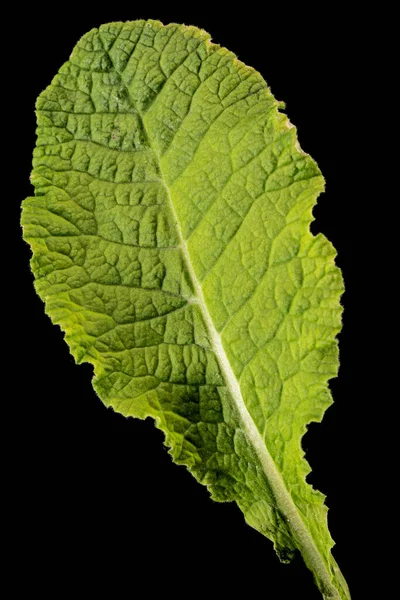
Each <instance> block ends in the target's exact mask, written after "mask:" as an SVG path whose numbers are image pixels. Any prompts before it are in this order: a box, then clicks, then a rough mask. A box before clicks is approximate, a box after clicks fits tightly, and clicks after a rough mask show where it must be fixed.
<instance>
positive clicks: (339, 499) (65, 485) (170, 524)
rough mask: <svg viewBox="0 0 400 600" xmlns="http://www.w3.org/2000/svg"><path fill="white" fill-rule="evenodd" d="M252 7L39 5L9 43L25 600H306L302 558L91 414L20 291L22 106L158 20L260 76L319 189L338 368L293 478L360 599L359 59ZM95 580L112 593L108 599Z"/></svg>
mask: <svg viewBox="0 0 400 600" xmlns="http://www.w3.org/2000/svg"><path fill="white" fill-rule="evenodd" d="M121 6H122V5H121ZM256 6H257V5H256V4H253V5H252V4H251V3H242V4H241V7H240V10H239V9H237V10H236V9H234V8H231V9H230V10H229V11H228V12H225V13H222V12H219V11H218V10H217V5H215V6H213V4H212V3H208V4H207V5H203V6H202V7H201V8H200V7H199V8H198V9H197V10H196V9H195V8H193V7H192V8H191V9H190V10H189V9H186V10H183V9H182V10H174V9H173V8H169V9H167V8H164V9H159V8H154V9H151V8H150V7H149V8H142V9H138V8H136V5H135V4H134V3H132V4H131V7H130V8H115V9H112V8H109V9H108V10H102V9H100V8H98V9H97V8H95V7H94V5H92V8H91V9H90V11H89V10H88V9H87V8H86V6H85V5H84V3H79V4H78V3H77V4H75V5H73V4H70V5H69V8H67V7H65V6H63V7H57V6H56V5H52V8H40V7H39V6H38V7H37V8H36V9H35V10H33V9H32V10H31V11H30V12H29V11H28V12H27V11H25V13H24V14H25V17H24V21H23V23H21V22H19V25H18V27H17V28H16V29H15V31H13V33H12V41H10V43H9V44H8V45H7V46H6V50H5V52H6V53H7V52H8V55H7V57H8V61H6V62H8V64H9V65H10V66H11V69H10V75H9V77H8V78H7V79H6V81H5V90H6V92H7V98H6V101H7V102H8V103H9V106H11V107H12V110H11V111H10V112H9V114H10V120H9V122H8V123H6V126H8V127H9V128H10V131H11V132H10V134H9V145H10V149H11V151H10V160H9V162H7V163H6V165H7V168H6V170H5V171H4V172H3V181H4V182H5V183H6V184H8V185H9V186H10V193H8V195H7V198H6V200H7V208H8V209H9V211H10V215H11V216H10V218H9V219H8V220H7V227H3V230H4V229H7V240H8V243H7V246H5V247H6V248H7V253H9V256H10V260H8V261H6V262H7V264H8V267H11V268H10V273H9V274H8V281H11V283H12V285H11V286H10V287H9V288H7V289H10V290H12V292H11V297H8V296H7V310H8V313H9V319H6V320H7V321H8V323H6V325H8V326H9V325H12V327H11V331H12V335H11V336H10V342H9V346H8V347H9V348H10V350H9V351H8V357H9V359H10V365H9V367H7V369H6V372H5V373H3V377H5V381H6V383H7V385H10V386H11V389H12V390H13V391H12V395H11V397H7V398H6V399H5V402H6V403H7V404H9V405H10V407H11V409H12V412H13V417H12V418H11V420H8V421H6V423H5V424H4V425H3V427H5V428H6V429H8V431H5V434H7V433H10V432H11V441H10V443H9V445H8V448H7V451H6V459H7V460H6V464H7V466H8V467H9V468H8V470H9V473H8V475H9V476H10V484H9V486H8V490H9V495H10V498H11V504H12V508H13V509H14V510H13V511H12V512H10V517H9V519H10V524H11V526H12V529H13V535H12V541H11V542H10V547H9V557H10V558H11V562H12V563H14V565H17V566H18V571H19V572H20V573H21V576H20V577H17V578H16V579H15V586H16V589H18V587H19V586H22V585H25V584H26V583H27V582H28V583H29V588H30V590H31V591H32V592H35V591H36V592H41V594H44V595H46V594H49V595H50V596H51V597H53V598H58V597H61V596H62V595H63V594H64V592H65V590H66V589H67V587H68V589H71V590H75V591H76V594H74V595H73V597H75V595H78V592H79V594H80V593H81V592H82V593H85V594H86V595H87V596H88V597H92V596H95V595H96V593H95V590H97V589H101V590H102V591H104V593H105V596H106V597H109V598H117V599H119V598H125V597H137V598H141V597H143V596H144V595H145V594H146V595H147V594H148V593H149V594H151V595H153V594H154V595H160V596H161V595H162V596H165V595H166V597H168V596H169V594H171V595H172V594H173V595H174V596H175V597H177V598H186V597H188V596H189V597H190V596H192V595H194V596H202V597H205V598H206V597H217V596H221V597H225V596H227V597H229V596H233V597H237V596H243V597H245V598H247V597H249V598H251V597H256V594H257V595H259V594H262V596H263V597H266V598H270V599H275V598H279V599H280V600H286V599H292V598H300V599H303V598H304V599H306V600H314V599H315V600H317V599H318V598H320V594H319V592H318V590H317V589H316V588H315V586H314V584H313V581H312V576H311V574H310V572H309V571H308V570H307V569H306V568H305V566H304V565H303V563H302V560H301V558H297V559H295V560H294V561H293V563H292V564H291V565H289V566H288V565H281V564H280V563H279V561H278V559H277V558H276V556H275V554H274V552H273V549H272V545H271V544H270V542H268V541H267V540H266V539H264V538H263V537H262V536H261V535H260V534H258V533H257V532H255V531H254V530H252V529H251V528H250V527H248V526H247V525H246V524H245V523H244V520H243V516H242V514H241V513H240V511H239V509H238V508H237V507H236V506H235V505H233V504H217V503H213V502H212V501H211V500H210V499H209V497H208V492H207V490H206V488H204V487H202V486H200V485H199V484H197V483H196V481H195V480H194V479H193V478H192V476H191V475H190V474H189V473H188V472H187V471H186V470H185V469H184V468H182V467H177V466H176V465H174V464H173V463H172V461H171V459H170V457H169V455H168V453H167V451H166V449H165V448H164V447H163V443H162V442H163V435H162V434H161V433H160V432H159V431H158V430H156V429H155V427H154V426H153V422H152V421H150V420H147V421H138V420H133V419H129V420H128V419H125V418H123V417H122V416H120V415H118V414H116V413H114V412H112V411H111V410H107V409H106V408H105V407H104V406H103V405H102V403H101V401H100V400H99V399H98V398H97V397H96V395H95V393H94V391H93V390H92V387H91V383H90V379H91V373H92V369H91V367H90V366H88V365H81V366H76V365H75V364H74V361H73V359H72V357H71V356H70V355H69V353H68V348H67V346H66V344H65V342H64V341H63V335H62V333H61V331H60V329H59V328H58V327H54V326H53V325H52V324H51V323H50V320H49V319H48V317H47V316H46V315H45V314H44V310H43V305H42V303H41V301H40V300H39V298H38V297H37V296H36V295H35V293H34V290H33V286H32V275H31V273H30V270H29V264H28V261H29V257H30V251H29V248H28V246H27V245H26V244H24V243H23V242H22V241H21V237H20V230H19V211H20V202H21V201H22V200H23V199H24V198H25V197H26V196H28V195H30V194H31V193H32V187H31V185H30V183H29V173H30V170H31V153H32V149H33V146H34V144H35V134H34V131H35V118H34V112H33V111H34V103H35V99H36V97H37V96H38V94H39V93H40V92H41V91H42V90H43V89H44V88H45V87H46V86H47V85H48V84H49V83H50V81H51V79H52V77H53V76H54V75H55V73H56V72H57V70H58V68H59V67H60V66H61V64H62V63H63V62H65V61H66V60H68V57H69V55H70V53H71V50H72V48H73V46H74V45H75V43H76V42H77V40H78V39H79V37H80V36H81V35H83V34H84V33H85V32H86V31H88V30H90V29H91V28H92V27H95V26H98V25H100V24H102V23H105V22H108V21H116V20H133V19H137V18H158V19H160V20H161V21H163V22H164V23H168V22H172V21H175V22H184V23H186V24H193V25H196V26H198V27H201V28H204V29H206V30H208V31H209V32H210V33H211V35H212V38H213V40H214V41H215V42H217V43H219V44H221V45H223V46H226V47H227V48H229V49H230V50H232V51H234V52H235V53H236V54H237V55H238V57H239V58H240V59H241V60H243V61H244V62H246V63H247V64H249V65H251V66H253V67H255V68H256V69H257V70H258V71H260V72H261V73H262V75H263V76H264V77H265V79H266V80H267V82H268V84H269V85H270V87H271V90H272V92H273V94H274V95H275V97H276V98H277V99H279V100H284V101H285V102H286V112H287V114H288V116H289V118H290V120H291V121H292V122H293V123H294V124H295V125H296V126H297V128H298V136H299V140H300V144H301V146H302V148H303V149H304V150H305V151H307V152H308V153H310V154H311V156H312V157H313V158H314V159H315V160H316V161H317V162H318V164H319V166H320V168H321V170H322V172H323V174H324V176H325V178H326V181H327V188H326V193H324V194H323V195H322V196H321V197H320V200H319V204H318V206H317V207H316V209H315V210H314V216H315V219H316V220H315V222H314V223H313V225H312V230H313V232H314V233H317V232H319V231H322V232H323V233H324V234H325V235H327V237H328V238H329V239H330V240H331V241H332V242H333V244H334V245H335V247H336V249H337V251H338V258H337V264H338V265H339V266H340V267H341V268H342V269H343V273H344V278H345V284H346V292H345V294H344V296H343V299H342V302H343V305H344V307H345V312H344V327H343V332H342V333H341V334H340V338H339V341H340V352H341V368H340V373H339V378H338V379H335V380H332V381H331V389H332V393H333V396H334V399H335V404H334V405H333V406H332V407H331V408H329V410H328V411H327V413H326V415H325V418H324V420H323V422H322V423H321V424H312V425H311V426H310V428H309V431H308V432H307V434H306V435H305V437H304V439H303V447H304V449H305V450H306V456H307V459H308V460H309V462H310V464H311V466H312V469H313V472H312V474H311V475H310V476H309V478H308V480H309V481H310V482H311V483H312V484H313V485H314V486H315V487H317V488H318V489H320V490H321V491H322V492H324V493H325V494H326V495H327V497H328V499H327V504H328V506H329V508H330V511H329V526H330V530H331V533H332V536H333V538H334V539H335V541H336V544H337V545H336V546H335V549H334V555H335V557H336V559H337V561H338V563H339V565H340V567H341V568H342V571H343V573H344V575H345V577H346V578H347V580H348V583H349V586H350V589H351V591H352V593H353V598H355V600H357V597H361V596H358V595H357V586H358V585H359V584H358V582H357V573H356V566H355V565H354V562H353V558H354V553H355V550H356V546H357V543H358V542H357V540H358V534H359V529H360V528H361V523H360V522H359V511H358V506H359V498H358V495H359V494H360V487H361V486H360V481H359V476H358V465H359V463H360V462H361V461H362V459H363V453H364V449H363V447H362V446H361V445H360V444H359V443H358V442H357V439H358V438H357V430H358V429H359V428H360V421H359V409H360V406H359V405H358V403H359V398H360V392H359V384H360V379H362V377H363V370H362V367H361V362H360V360H359V359H358V360H357V357H360V355H361V354H362V352H363V347H362V346H363V343H364V342H363V337H362V332H363V319H364V313H363V310H362V304H361V302H360V299H361V296H362V294H361V287H362V281H361V275H360V272H359V269H358V260H359V248H360V245H361V243H362V241H361V240H360V238H359V237H357V235H359V234H358V230H359V225H358V215H357V211H356V208H355V207H356V206H358V204H359V202H360V199H359V197H358V193H357V189H356V182H355V180H354V161H353V157H354V140H355V139H356V138H357V136H358V133H359V129H360V128H361V127H362V125H361V123H360V124H358V122H357V120H356V119H354V118H353V117H354V106H355V105H356V104H357V102H358V101H359V99H358V90H359V85H360V81H359V77H360V75H359V73H360V69H359V66H360V64H362V61H363V57H362V48H361V49H360V47H359V46H357V42H356V41H355V39H354V30H353V33H352V35H351V36H350V29H353V25H354V24H353V23H350V22H349V20H348V18H347V15H346V14H345V13H343V12H340V13H337V12H335V10H334V9H331V10H330V9H329V8H328V9H325V10H324V11H320V12H318V11H317V12H313V13H312V15H311V14H310V13H309V12H308V11H307V10H306V9H303V10H299V11H298V12H293V10H292V9H289V7H286V6H282V7H277V8H275V9H272V8H271V7H268V8H267V7H266V8H265V14H264V13H263V9H262V8H256ZM14 10H15V9H14ZM89 15H90V16H89ZM15 16H16V18H17V17H18V14H17V10H16V15H15ZM351 40H352V41H351ZM16 158H17V160H16ZM14 515H15V516H14ZM110 582H111V586H112V588H111V590H112V591H110V592H106V591H105V590H106V585H108V584H109V583H110ZM99 586H100V588H99ZM143 586H144V589H145V590H146V592H143V591H140V590H142V588H143ZM107 589H109V588H107Z"/></svg>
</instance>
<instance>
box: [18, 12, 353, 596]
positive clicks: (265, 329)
mask: <svg viewBox="0 0 400 600" xmlns="http://www.w3.org/2000/svg"><path fill="white" fill-rule="evenodd" d="M38 111H39V118H38V124H39V138H38V147H37V149H36V151H35V159H34V172H33V183H34V184H35V185H36V188H37V190H38V191H39V194H41V193H42V192H41V191H40V190H41V189H42V188H43V189H44V190H45V193H44V195H43V196H42V195H39V196H38V197H37V198H36V199H35V200H30V201H29V202H28V201H25V204H24V213H23V220H24V223H25V238H26V239H27V240H28V241H29V242H30V243H31V246H32V249H33V251H34V259H33V261H34V262H33V271H34V272H35V275H36V277H37V278H38V279H37V282H36V288H37V291H38V293H39V295H41V297H42V298H43V299H44V300H45V302H46V309H47V312H48V313H49V314H50V316H51V317H52V319H53V321H54V322H57V323H59V324H60V325H61V326H62V328H63V329H64V330H65V331H66V340H67V342H68V343H69V345H70V347H71V352H72V353H73V355H74V357H75V358H76V360H77V361H78V362H80V361H82V360H88V361H89V362H92V363H93V364H94V366H95V374H96V379H95V381H94V386H95V389H96V391H97V393H98V394H99V396H100V397H101V398H102V400H103V401H104V402H105V403H106V404H109V405H112V406H113V407H114V408H115V409H116V410H119V411H120V412H122V413H123V414H127V415H133V416H138V417H141V418H144V417H145V416H148V415H151V416H153V417H154V418H155V419H156V422H157V424H158V426H159V427H161V428H162V429H163V431H164V432H165V433H166V443H167V444H168V445H170V446H171V448H172V450H171V453H172V455H173V457H174V460H175V461H176V462H178V463H183V464H186V465H187V466H188V467H189V468H190V470H191V471H192V472H193V473H194V475H195V476H196V478H197V479H199V480H200V481H202V482H203V483H206V484H207V485H208V487H209V488H210V490H211V492H212V495H213V497H214V499H217V500H230V499H235V500H236V501H237V503H238V504H239V506H240V507H241V508H242V510H243V512H244V514H245V517H246V520H247V521H248V522H249V523H250V524H251V525H252V526H254V527H255V528H257V529H259V530H260V531H261V532H263V533H264V534H265V535H267V537H270V539H272V540H273V541H274V544H275V547H276V549H277V551H278V553H279V554H280V556H281V558H285V557H289V556H290V555H291V553H292V552H293V550H294V549H295V548H299V549H300V550H301V551H302V554H303V556H304V559H305V561H306V563H307V564H308V566H309V567H310V568H311V569H312V570H313V572H314V575H315V577H316V580H317V583H318V585H319V587H320V589H321V590H322V592H323V594H324V595H325V597H326V598H335V597H336V598H349V595H348V590H346V588H345V584H343V583H342V582H341V581H339V578H338V576H337V574H336V568H337V567H336V566H335V563H334V561H333V559H332V557H331V554H330V548H331V546H332V544H333V542H332V540H331V538H330V536H329V532H328V530H327V527H326V507H325V506H324V504H323V499H324V498H323V496H322V494H320V493H318V492H316V491H315V490H313V489H312V488H311V487H310V486H309V485H308V484H306V482H305V476H306V474H307V473H308V470H309V468H308V465H307V463H306V462H305V461H304V459H303V458H302V457H303V452H302V450H301V445H300V439H301V437H302V435H303V433H304V432H305V427H306V424H307V423H308V422H310V420H320V419H321V418H322V414H323V412H324V410H325V408H326V406H328V405H329V403H330V402H331V398H330V394H329V391H328V388H327V381H328V379H329V378H330V377H332V376H334V375H335V374H336V371H337V364H338V360H337V348H336V342H335V340H334V337H335V335H336V333H337V332H338V331H339V329H340V312H341V308H340V304H339V297H340V294H341V292H342V283H341V277H340V274H339V271H338V269H337V268H336V267H335V265H334V255H335V253H334V250H333V249H332V247H331V246H330V244H329V243H328V242H327V241H326V239H325V238H324V237H323V236H317V237H315V238H314V236H312V235H311V233H310V231H309V224H310V222H311V218H312V217H311V209H312V206H313V204H314V203H315V201H316V197H317V195H318V194H319V192H320V191H322V189H323V179H322V177H321V175H320V172H319V170H318V167H317V166H316V164H315V163H314V162H313V161H312V159H310V158H309V157H308V156H307V155H305V154H304V153H303V152H302V151H301V150H300V148H299V147H298V145H297V141H296V136H295V129H294V128H292V127H291V126H290V125H289V123H288V121H287V118H286V117H285V115H282V114H281V113H279V112H278V103H277V102H276V101H275V99H274V98H273V96H272V95H271V93H270V92H269V90H268V88H267V86H266V84H265V82H264V80H263V79H262V78H261V76H260V75H259V74H258V73H256V72H255V71H254V70H253V69H250V68H248V67H246V66H245V65H243V63H240V62H239V61H237V59H236V58H235V57H234V55H233V54H232V53H230V52H228V51H227V50H225V49H223V48H220V47H219V46H215V45H213V44H211V43H210V41H209V36H208V34H206V33H205V32H201V31H200V30H197V29H196V28H186V27H180V26H177V25H171V26H167V27H163V26H162V25H161V24H159V23H158V22H155V21H148V22H144V21H141V22H133V23H127V24H110V25H107V26H102V27H101V28H100V30H99V31H97V30H93V31H92V32H90V33H89V34H87V35H86V36H84V38H83V39H82V40H81V42H80V43H79V44H78V47H77V48H76V49H75V50H74V52H73V54H72V56H71V60H70V62H69V63H66V65H64V66H63V67H62V69H61V70H60V74H59V76H57V77H56V79H55V80H54V81H53V84H52V85H51V86H50V88H48V90H45V92H44V93H43V94H42V95H41V96H40V97H39V100H38ZM60 136H61V137H60ZM70 136H72V139H71V138H70ZM67 138H68V139H67ZM39 140H41V141H40V144H39ZM54 140H55V141H54ZM60 140H62V141H60ZM61 192H62V193H61ZM47 213H48V214H47ZM38 228H39V229H38ZM46 232H47V233H46ZM87 232H90V233H89V234H88V233H87ZM36 234H37V235H36ZM89 236H93V237H92V238H90V239H88V238H89ZM60 238H61V239H60ZM67 238H68V241H66V240H67ZM74 238H76V239H74ZM49 245H50V247H49ZM71 257H72V258H71ZM266 259H267V260H266ZM82 282H84V283H83V284H82ZM321 282H323V285H321ZM85 286H86V287H85ZM318 288H320V289H318ZM276 290H278V293H276ZM221 300H222V301H221ZM266 309H267V310H266ZM324 311H325V312H324ZM304 314H307V316H308V317H309V318H308V319H305V317H304ZM238 333H239V334H240V335H238ZM317 342H318V343H317ZM259 390H261V392H260V391H259ZM263 390H264V391H263ZM310 390H311V392H310ZM182 407H183V408H182ZM294 409H296V410H295V411H294ZM292 414H296V419H293V422H290V419H288V417H287V415H292ZM243 430H244V431H243ZM293 430H294V432H293ZM294 458H296V460H294Z"/></svg>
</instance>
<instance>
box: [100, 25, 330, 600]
mask: <svg viewBox="0 0 400 600" xmlns="http://www.w3.org/2000/svg"><path fill="white" fill-rule="evenodd" d="M143 29H144V28H143ZM99 36H100V39H101V40H102V44H103V48H104V51H105V52H106V53H107V55H108V57H109V58H110V61H111V63H112V65H113V68H114V71H115V72H116V73H117V74H118V75H119V76H120V78H121V85H122V86H124V87H125V90H126V92H127V94H128V97H129V100H130V102H131V104H132V107H133V108H134V110H136V111H137V114H138V115H139V117H140V120H141V122H142V126H143V131H144V133H145V136H146V138H147V142H148V144H149V148H150V149H151V150H152V151H153V152H154V155H155V157H156V158H157V162H158V169H159V172H160V176H161V182H160V183H161V184H162V185H163V186H164V188H165V191H166V196H167V198H168V202H169V207H170V210H171V213H172V216H173V219H174V221H175V222H176V227H177V233H178V237H179V241H180V244H179V245H180V246H181V251H182V255H183V259H184V263H185V266H186V269H187V272H188V274H189V276H190V279H191V282H192V285H193V290H194V295H195V299H196V303H197V304H198V306H199V309H200V311H201V313H202V316H203V319H204V323H205V325H206V328H207V330H208V334H209V339H210V342H211V348H212V349H213V350H214V353H215V356H216V358H217V361H218V364H219V367H220V369H221V374H222V376H223V379H224V381H225V382H226V387H227V389H228V390H229V392H230V395H231V397H232V400H233V402H234V403H235V406H236V409H237V411H238V413H239V417H240V420H241V422H242V426H243V430H244V433H245V435H246V438H247V440H248V442H249V443H250V444H251V446H252V447H253V448H254V450H255V452H256V454H257V456H258V458H259V460H260V463H261V465H262V467H263V471H264V473H265V476H266V478H267V480H268V482H269V484H270V486H271V489H272V491H273V493H274V496H275V499H276V501H277V504H278V506H279V509H280V511H281V513H282V514H283V515H284V517H285V518H286V520H287V522H288V524H289V526H290V528H291V530H292V532H293V534H294V539H295V541H296V543H297V547H298V549H299V550H300V552H301V554H302V556H303V558H304V560H305V562H306V563H307V565H308V566H309V568H310V569H311V570H312V571H313V573H314V575H315V577H316V579H317V581H318V586H319V588H320V590H321V592H322V594H323V597H324V598H325V599H326V600H340V599H341V595H340V593H339V591H338V589H337V587H336V586H335V585H334V584H333V583H332V579H331V574H330V572H329V570H328V568H327V565H326V563H325V562H324V560H323V558H322V556H321V554H320V552H319V550H318V548H317V546H316V544H315V542H314V539H313V537H312V536H311V534H310V532H309V530H308V529H307V527H306V525H305V523H304V521H303V519H302V516H301V514H300V513H299V511H298V509H297V507H296V505H295V503H294V501H293V499H292V497H291V495H290V493H289V491H288V489H287V487H286V485H285V483H284V480H283V478H282V475H281V473H280V471H279V470H278V468H277V466H276V464H275V462H274V460H273V458H272V456H271V454H270V453H269V451H268V448H267V446H266V443H265V441H264V439H263V438H262V436H261V434H260V432H259V430H258V428H257V426H256V424H255V423H254V421H253V419H252V417H251V415H250V413H249V411H248V409H247V406H246V404H245V402H244V399H243V396H242V392H241V388H240V384H239V381H238V379H237V378H236V375H235V373H234V371H233V369H232V367H231V365H230V362H229V360H228V357H227V355H226V352H225V349H224V346H223V343H222V340H221V336H220V335H219V333H218V331H217V329H216V328H215V326H214V323H213V320H212V318H211V315H210V313H209V310H208V308H207V304H206V301H205V298H204V295H203V290H202V287H201V284H200V282H199V280H198V279H197V277H196V274H195V271H194V269H193V266H192V262H191V258H190V253H189V250H188V246H187V243H186V240H185V239H184V237H183V234H182V227H181V224H180V220H179V216H178V213H177V211H176V209H175V205H174V203H173V200H172V195H171V192H170V189H169V187H168V185H167V183H166V178H165V176H164V173H163V171H162V168H161V157H160V155H159V153H158V152H157V150H156V147H155V145H154V144H153V143H152V137H151V135H150V131H149V130H148V128H147V127H146V114H142V112H141V111H140V110H139V109H138V108H137V107H136V106H135V105H134V102H133V100H132V96H131V94H130V91H129V88H128V87H127V86H126V85H125V83H124V81H123V79H122V74H121V73H120V72H119V71H118V70H117V69H116V68H115V64H114V61H113V59H112V57H111V55H110V53H109V52H108V51H107V50H106V47H105V45H104V41H103V38H102V36H101V32H100V30H99ZM140 38H141V36H140V37H139V39H138V41H137V45H138V44H139V43H140ZM156 100H157V97H156V98H155V99H154V101H153V104H154V102H156ZM339 574H340V575H341V573H340V571H339Z"/></svg>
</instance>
